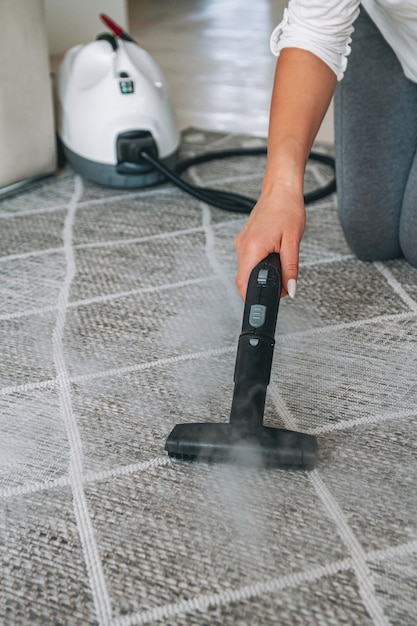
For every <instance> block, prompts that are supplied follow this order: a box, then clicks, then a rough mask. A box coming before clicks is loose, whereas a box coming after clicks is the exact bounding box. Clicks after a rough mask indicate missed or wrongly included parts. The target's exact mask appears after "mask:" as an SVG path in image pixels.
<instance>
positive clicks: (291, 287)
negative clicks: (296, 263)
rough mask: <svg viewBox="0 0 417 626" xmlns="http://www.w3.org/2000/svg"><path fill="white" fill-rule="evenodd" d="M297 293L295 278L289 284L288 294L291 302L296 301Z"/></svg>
mask: <svg viewBox="0 0 417 626" xmlns="http://www.w3.org/2000/svg"><path fill="white" fill-rule="evenodd" d="M296 291H297V281H296V280H295V278H290V280H289V281H288V283H287V292H288V295H289V296H290V298H291V300H294V298H295V292H296Z"/></svg>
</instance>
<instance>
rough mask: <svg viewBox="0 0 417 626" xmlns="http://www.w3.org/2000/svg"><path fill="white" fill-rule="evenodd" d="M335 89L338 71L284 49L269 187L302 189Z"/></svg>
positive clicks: (267, 177) (276, 83)
mask: <svg viewBox="0 0 417 626" xmlns="http://www.w3.org/2000/svg"><path fill="white" fill-rule="evenodd" d="M335 86H336V76H335V74H334V72H333V71H332V70H331V69H330V68H329V67H328V66H327V65H326V64H325V63H324V62H323V61H322V60H321V59H319V58H318V57H316V56H315V55H314V54H312V53H311V52H307V51H305V50H300V49H298V48H285V49H284V50H282V52H281V54H280V56H279V58H278V62H277V68H276V73H275V81H274V88H273V92H272V100H271V111H270V124H269V133H268V160H267V167H266V172H265V185H276V184H280V183H282V182H287V183H291V184H294V185H296V186H298V188H299V189H301V190H302V185H303V180H304V170H305V164H306V161H307V158H308V155H309V153H310V150H311V146H312V144H313V141H314V139H315V137H316V135H317V132H318V130H319V128H320V125H321V123H322V121H323V118H324V115H325V114H326V111H327V109H328V107H329V104H330V101H331V98H332V95H333V92H334V89H335Z"/></svg>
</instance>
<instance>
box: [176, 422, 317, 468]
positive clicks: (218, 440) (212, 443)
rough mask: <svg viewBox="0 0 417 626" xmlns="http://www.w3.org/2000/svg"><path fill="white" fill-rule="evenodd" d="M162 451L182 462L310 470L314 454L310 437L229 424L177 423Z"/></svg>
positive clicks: (314, 462)
mask: <svg viewBox="0 0 417 626" xmlns="http://www.w3.org/2000/svg"><path fill="white" fill-rule="evenodd" d="M165 450H166V451H167V452H168V454H169V456H171V457H174V458H179V459H183V460H201V461H208V462H213V463H217V462H218V463H232V464H235V465H244V466H250V467H277V468H279V467H280V468H285V469H312V468H313V467H314V466H315V464H316V462H317V454H318V450H317V442H316V438H315V437H314V436H312V435H307V434H304V433H297V432H293V431H291V430H283V429H280V428H271V427H268V426H256V427H254V426H247V425H239V426H237V425H235V424H230V423H213V424H212V423H197V424H177V425H176V426H175V428H174V429H173V430H172V431H171V433H170V435H169V436H168V439H167V441H166V444H165Z"/></svg>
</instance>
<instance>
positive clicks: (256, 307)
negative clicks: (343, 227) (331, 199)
mask: <svg viewBox="0 0 417 626" xmlns="http://www.w3.org/2000/svg"><path fill="white" fill-rule="evenodd" d="M281 284H282V281H281V264H280V259H279V255H278V254H275V253H274V254H272V255H269V256H268V257H267V258H266V259H264V260H263V261H261V263H258V265H256V266H255V268H254V269H253V270H252V272H251V275H250V278H249V283H248V288H247V292H246V300H245V309H244V312H243V323H242V332H241V334H240V336H239V343H238V349H237V355H236V365H235V373H234V383H235V386H234V391H233V401H232V409H231V413H230V421H231V422H233V423H242V422H245V423H246V424H251V425H253V426H259V425H261V424H262V422H263V412H264V405H265V397H266V389H267V386H268V384H269V380H270V376H271V368H272V357H273V353H274V345H275V338H274V335H275V327H276V322H277V315H278V307H279V301H280V296H281Z"/></svg>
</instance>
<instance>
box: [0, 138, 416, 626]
mask: <svg viewBox="0 0 417 626" xmlns="http://www.w3.org/2000/svg"><path fill="white" fill-rule="evenodd" d="M260 143H262V140H258V139H256V138H249V137H246V138H245V137H235V136H226V135H220V134H215V133H206V132H202V131H199V130H196V129H189V130H188V131H186V133H185V134H184V137H183V154H184V155H185V154H193V153H197V152H200V151H206V150H208V149H221V148H229V147H234V146H242V145H243V146H252V145H258V144H260ZM318 149H323V147H320V146H318ZM263 166H264V163H263V161H262V158H260V159H259V158H248V159H233V160H231V161H228V162H227V163H226V162H216V163H212V164H210V165H205V166H200V167H199V168H197V169H195V170H193V171H191V172H190V173H189V175H190V176H191V177H192V179H193V180H194V182H200V183H201V182H202V183H204V184H210V185H212V186H220V187H226V186H228V188H229V189H232V190H237V191H240V192H243V193H245V194H247V195H250V196H252V197H256V196H257V194H258V192H259V188H260V181H261V174H262V170H263ZM326 176H327V173H326V171H325V170H324V169H323V167H322V166H318V165H314V166H310V167H309V169H308V172H307V175H306V188H311V187H313V186H316V185H317V184H318V183H320V182H323V180H324V179H325V178H326ZM0 218H1V236H0V237H1V239H0V241H1V243H0V245H1V258H0V272H1V308H0V321H1V333H2V334H1V337H2V358H1V363H0V372H1V390H0V402H1V418H0V419H1V433H0V437H1V440H0V447H1V448H0V449H1V459H0V487H1V490H0V496H1V516H0V529H1V539H0V546H1V563H2V581H1V586H0V623H1V624H2V625H25V626H26V625H31V626H34V625H38V624H39V625H46V624H48V625H49V624H54V625H73V624H74V625H75V624H77V625H78V624H79V625H85V626H90V625H94V624H98V625H100V626H105V625H106V626H134V625H139V624H155V625H165V626H166V625H170V626H174V625H196V626H197V625H198V626H202V625H208V624H209V625H220V624H227V625H229V624H230V625H235V624H236V625H269V624H279V625H284V626H286V625H300V626H301V625H302V626H305V625H317V626H327V625H328V626H332V625H339V624H340V625H341V624H343V625H354V624H355V625H360V626H368V625H371V624H372V625H375V626H385V625H388V624H391V625H392V626H394V625H396V626H408V625H409V626H415V624H416V619H417V601H416V577H417V566H416V551H417V487H416V470H417V458H416V452H417V444H416V432H417V271H416V270H413V269H412V268H410V267H409V266H408V265H407V264H406V263H405V262H403V261H401V260H399V261H395V262H390V263H374V264H369V263H362V262H360V261H358V260H356V259H355V258H353V257H352V255H351V254H350V252H349V249H348V248H347V246H346V244H345V242H344V239H343V235H342V233H341V231H340V228H339V225H338V221H337V215H336V202H335V198H334V197H331V198H328V199H326V200H323V201H320V202H317V203H315V204H314V205H311V206H309V207H308V225H307V230H306V234H305V238H304V240H303V244H302V250H301V270H300V279H299V289H298V293H297V297H296V299H295V300H294V301H289V300H288V298H286V299H284V300H283V301H282V302H281V307H280V314H279V318H278V326H277V336H276V339H277V345H276V350H275V356H274V363H273V372H272V381H271V385H270V388H269V391H268V397H267V407H266V420H267V422H268V423H270V424H272V425H275V426H286V427H290V428H296V429H299V430H302V431H305V432H308V433H314V434H316V435H317V436H318V441H319V449H320V458H319V463H318V466H317V469H315V470H314V471H312V472H310V473H306V472H300V471H299V472H296V471H283V470H272V471H262V470H254V469H238V468H233V467H225V466H216V465H215V466H206V465H191V466H190V465H187V464H181V463H177V462H173V461H171V460H169V459H168V458H167V457H166V455H165V453H164V442H165V438H166V436H167V434H168V433H169V431H170V430H171V428H172V427H173V426H174V425H175V424H176V423H177V422H179V421H205V420H207V421H227V419H228V413H229V409H230V403H231V396H232V386H233V382H232V379H233V368H234V360H235V354H236V346H237V338H238V335H239V332H240V325H241V315H242V304H241V302H240V299H239V297H238V295H237V291H236V289H235V286H234V274H235V269H236V261H235V255H234V249H233V238H234V236H235V234H236V233H237V232H238V231H239V229H240V227H241V225H242V224H243V222H244V219H245V217H243V216H240V215H237V214H233V213H227V212H224V211H221V210H218V209H213V208H209V207H208V206H206V205H204V204H201V203H199V202H197V201H195V200H193V199H192V198H190V197H188V196H186V195H184V194H183V193H182V192H180V191H178V190H176V189H175V188H173V187H172V186H171V185H163V186H159V187H155V188H152V189H147V190H142V191H138V192H124V191H119V190H109V189H107V190H106V189H104V188H101V187H99V186H97V185H94V184H92V183H89V182H86V181H81V179H80V178H79V177H77V176H74V174H73V173H72V172H71V171H70V170H69V169H67V170H65V171H64V172H63V173H62V174H61V175H60V176H59V177H58V178H57V179H56V180H51V181H48V182H45V183H43V184H42V185H40V186H38V187H36V188H34V189H32V190H31V191H26V192H24V193H22V194H20V195H18V196H15V197H13V198H9V199H5V200H3V201H2V202H1V203H0Z"/></svg>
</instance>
